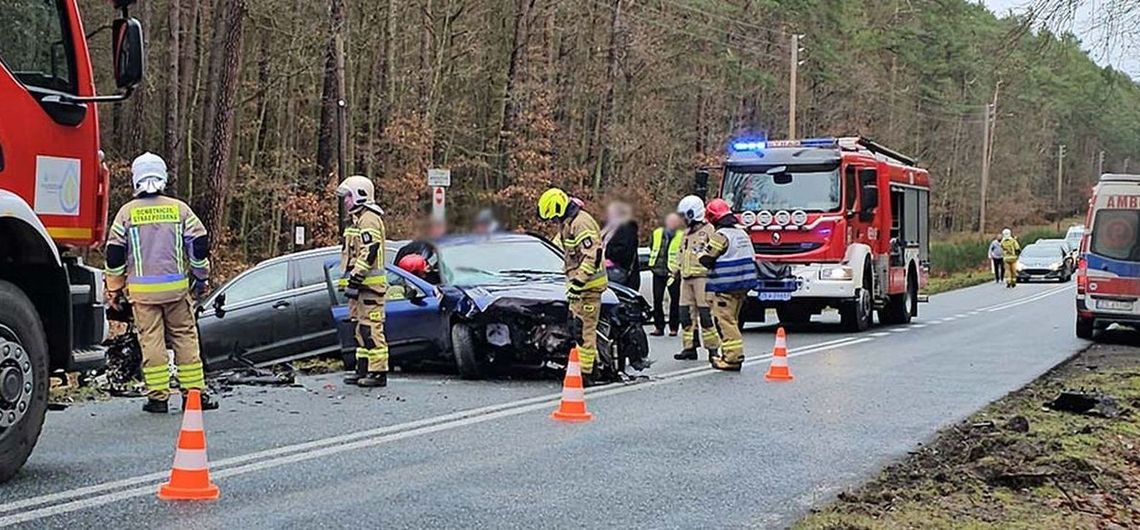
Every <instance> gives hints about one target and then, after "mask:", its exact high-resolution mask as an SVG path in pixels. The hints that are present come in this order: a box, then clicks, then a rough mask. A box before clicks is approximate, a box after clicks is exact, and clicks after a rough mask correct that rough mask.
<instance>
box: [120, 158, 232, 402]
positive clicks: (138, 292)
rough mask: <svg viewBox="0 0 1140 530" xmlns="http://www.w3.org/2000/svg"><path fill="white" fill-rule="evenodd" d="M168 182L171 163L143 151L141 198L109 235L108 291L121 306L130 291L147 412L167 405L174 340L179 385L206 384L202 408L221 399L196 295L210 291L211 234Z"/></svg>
mask: <svg viewBox="0 0 1140 530" xmlns="http://www.w3.org/2000/svg"><path fill="white" fill-rule="evenodd" d="M166 180H167V173H166V161H164V160H163V159H162V158H161V157H159V156H158V155H155V154H151V153H143V154H142V155H140V156H139V157H138V158H136V159H135V160H134V162H133V163H132V164H131V182H132V184H133V185H134V195H135V198H134V199H133V200H131V201H130V202H128V203H126V204H124V205H123V207H122V208H120V209H119V212H118V213H117V214H115V220H114V221H113V222H112V223H111V231H110V234H109V235H108V237H107V248H106V256H107V263H106V275H107V295H108V298H109V299H110V301H111V302H110V303H111V307H112V308H115V309H119V308H120V304H121V303H122V302H121V301H122V299H123V296H122V292H123V289H124V287H125V288H126V290H127V292H128V293H129V294H130V301H131V309H132V312H133V313H134V319H135V326H136V328H137V329H138V335H139V347H140V348H142V356H143V361H142V373H143V379H144V380H145V382H146V387H147V402H146V404H145V405H143V410H144V411H146V412H154V413H159V414H165V413H166V412H168V411H169V405H168V401H169V399H170V367H169V364H168V361H167V354H166V347H167V345H168V344H169V345H170V347H171V348H172V349H173V350H174V363H175V365H176V366H177V369H178V388H179V389H180V390H181V391H182V392H183V394H185V393H187V392H189V391H190V390H191V389H198V390H201V391H202V408H203V409H204V410H213V409H216V408H218V403H217V401H215V400H214V399H212V398H211V397H210V395H209V394H207V393H206V378H205V372H204V368H203V366H202V356H201V352H200V350H199V344H198V326H197V323H196V322H195V320H194V307H193V302H192V300H191V296H193V297H194V298H197V299H199V300H200V299H201V298H202V297H203V296H205V294H206V292H207V291H208V289H209V281H210V236H209V234H208V233H207V232H206V227H205V226H203V225H202V222H201V221H200V220H199V219H198V216H197V215H195V214H194V211H193V210H191V209H190V207H189V206H187V205H186V203H184V202H182V201H180V200H178V199H175V198H174V197H168V196H166V195H163V191H164V190H165V189H166ZM187 265H189V267H187Z"/></svg>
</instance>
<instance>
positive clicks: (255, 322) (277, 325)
mask: <svg viewBox="0 0 1140 530" xmlns="http://www.w3.org/2000/svg"><path fill="white" fill-rule="evenodd" d="M288 287H289V264H288V262H286V261H277V262H273V263H269V264H264V265H259V266H257V267H254V268H253V269H250V270H249V271H246V272H245V273H243V274H241V275H240V276H238V277H237V278H235V279H234V280H233V281H231V282H229V283H227V284H226V285H225V286H223V287H222V288H221V289H219V291H218V292H217V293H215V294H214V295H213V296H212V297H211V298H210V300H209V301H207V304H206V306H205V307H206V308H207V309H206V310H205V311H203V312H202V315H201V316H200V317H199V320H198V325H199V329H200V332H201V342H202V351H203V353H204V355H205V357H206V359H207V362H208V364H209V366H210V369H211V370H215V369H220V368H227V367H233V366H241V365H243V364H247V363H245V362H241V361H239V360H236V358H239V357H240V358H243V359H245V361H247V362H248V363H254V364H257V363H261V362H264V361H266V360H269V359H272V358H273V356H274V350H275V349H276V348H278V347H279V341H280V340H282V338H284V337H287V333H288V330H289V329H290V328H292V327H293V326H294V324H295V323H296V313H295V312H294V310H293V304H292V301H291V300H290V299H289V296H290V294H289V289H288Z"/></svg>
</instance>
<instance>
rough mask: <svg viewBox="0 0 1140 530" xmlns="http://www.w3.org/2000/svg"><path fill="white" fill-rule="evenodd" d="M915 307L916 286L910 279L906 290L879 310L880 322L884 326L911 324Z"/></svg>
mask: <svg viewBox="0 0 1140 530" xmlns="http://www.w3.org/2000/svg"><path fill="white" fill-rule="evenodd" d="M908 276H909V275H908ZM913 306H914V286H913V285H911V281H910V280H909V279H908V281H907V286H906V289H905V290H904V291H903V292H902V293H900V294H895V295H891V296H890V298H888V299H887V305H886V306H884V307H883V308H882V309H880V310H879V322H881V323H883V324H909V323H910V317H911V310H912V308H913Z"/></svg>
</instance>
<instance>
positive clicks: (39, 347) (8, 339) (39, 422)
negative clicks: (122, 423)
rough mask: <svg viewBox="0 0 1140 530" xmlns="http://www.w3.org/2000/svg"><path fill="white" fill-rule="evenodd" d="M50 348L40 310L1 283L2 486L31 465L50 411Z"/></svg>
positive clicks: (0, 463) (0, 436) (16, 290)
mask: <svg viewBox="0 0 1140 530" xmlns="http://www.w3.org/2000/svg"><path fill="white" fill-rule="evenodd" d="M47 398H48V349H47V339H46V338H45V336H44V331H43V325H42V324H41V323H40V318H39V316H38V315H37V314H36V310H35V306H34V305H32V302H31V300H28V297H27V296H25V295H24V293H23V291H20V290H19V289H18V288H16V286H15V285H12V284H11V283H8V282H5V281H0V483H2V482H5V481H7V480H8V479H10V478H12V476H13V475H15V474H16V471H17V470H19V469H20V467H21V466H23V465H24V462H25V461H27V459H28V455H29V454H31V452H32V448H33V447H35V445H36V440H37V439H38V438H39V436H40V430H41V429H42V428H43V425H44V414H46V413H47Z"/></svg>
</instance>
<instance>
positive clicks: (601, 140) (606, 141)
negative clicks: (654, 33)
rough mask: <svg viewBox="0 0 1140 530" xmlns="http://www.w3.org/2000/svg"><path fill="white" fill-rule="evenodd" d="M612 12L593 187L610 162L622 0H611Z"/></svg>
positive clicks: (598, 186) (597, 128) (595, 145)
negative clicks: (604, 93) (604, 92)
mask: <svg viewBox="0 0 1140 530" xmlns="http://www.w3.org/2000/svg"><path fill="white" fill-rule="evenodd" d="M613 2H614V8H613V9H614V12H613V18H612V19H611V20H612V22H611V24H610V49H609V53H608V54H607V55H608V56H607V60H606V96H605V98H603V99H602V109H601V112H599V113H598V126H597V127H596V128H595V129H594V132H595V135H596V136H597V141H595V142H594V151H595V153H594V155H593V156H592V159H593V162H594V189H595V190H597V189H598V188H601V186H602V177H603V174H604V173H605V172H606V168H607V165H608V164H609V163H610V157H611V150H610V129H611V128H612V127H613V123H612V122H613V115H614V91H615V85H616V84H617V71H618V46H619V40H620V33H621V4H622V0H613Z"/></svg>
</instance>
